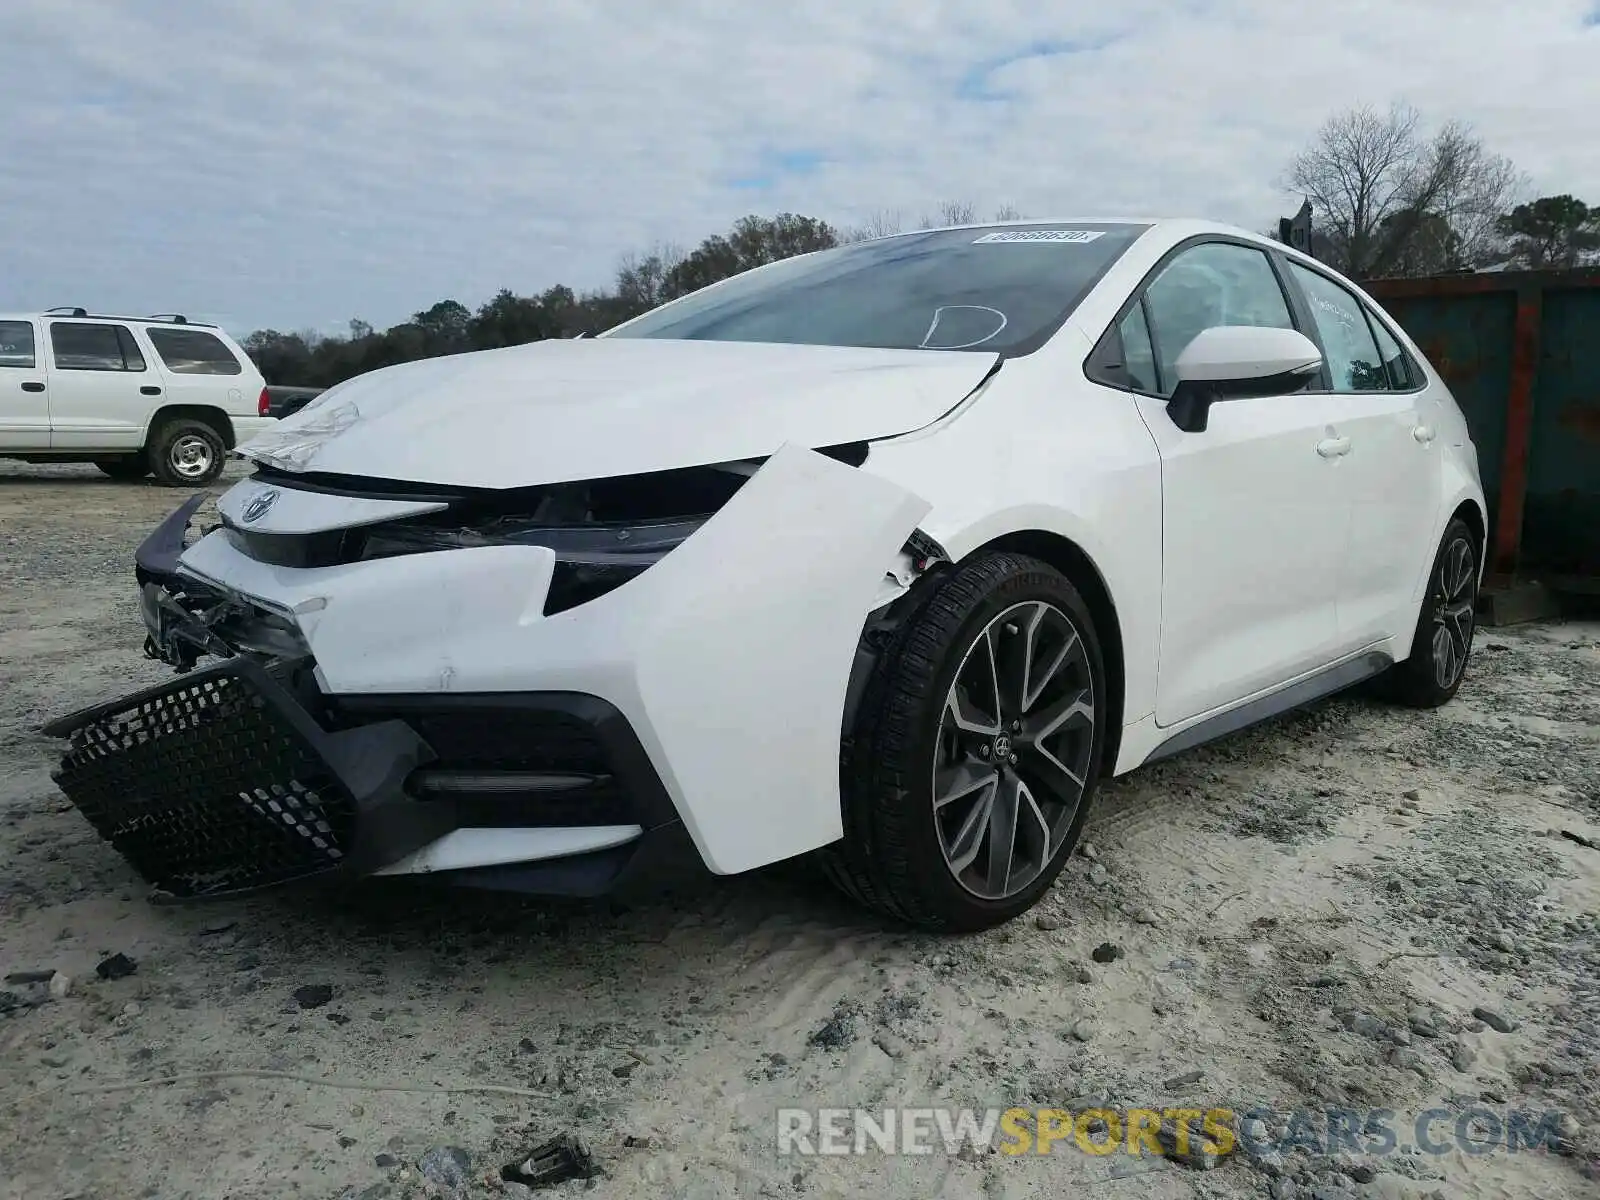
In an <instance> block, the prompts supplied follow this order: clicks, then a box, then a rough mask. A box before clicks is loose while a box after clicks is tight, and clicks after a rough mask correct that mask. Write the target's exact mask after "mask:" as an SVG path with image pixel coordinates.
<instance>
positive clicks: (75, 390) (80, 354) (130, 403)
mask: <svg viewBox="0 0 1600 1200" xmlns="http://www.w3.org/2000/svg"><path fill="white" fill-rule="evenodd" d="M49 334H50V338H49V340H50V446H51V448H52V449H55V450H136V449H138V448H139V446H140V445H141V444H142V442H143V440H144V427H145V418H146V416H147V415H148V414H149V412H150V410H151V409H152V407H154V405H156V404H157V403H159V397H160V395H161V378H160V376H159V375H158V374H157V373H156V372H155V371H153V370H151V369H150V367H149V365H148V364H147V363H146V362H145V358H144V353H143V351H142V350H141V349H140V348H139V343H138V342H137V341H136V340H135V338H134V336H133V332H132V330H131V329H130V328H129V327H128V326H126V325H124V324H122V323H120V322H114V321H51V322H50V323H49Z"/></svg>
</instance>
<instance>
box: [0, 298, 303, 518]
mask: <svg viewBox="0 0 1600 1200" xmlns="http://www.w3.org/2000/svg"><path fill="white" fill-rule="evenodd" d="M274 423H275V422H274V421H273V419H272V418H271V417H269V416H268V415H267V388H266V381H265V380H264V379H262V377H261V372H260V371H258V370H257V369H256V367H255V364H254V363H252V362H251V361H250V358H249V356H248V355H246V354H245V352H244V351H243V350H241V349H240V348H239V345H238V343H236V342H235V341H234V340H233V339H232V338H230V337H229V336H228V335H227V334H226V333H224V332H223V331H222V330H221V329H218V328H217V327H216V326H214V325H201V324H198V323H195V322H191V321H188V320H186V319H185V318H183V317H182V316H178V315H176V314H170V315H164V316H159V317H102V316H95V315H92V314H90V313H88V312H86V311H85V310H83V309H81V308H53V309H50V310H49V311H47V312H44V313H42V314H20V315H16V314H9V313H0V457H3V458H19V459H22V460H23V461H24V462H92V463H94V464H95V466H97V467H99V468H100V469H101V470H102V471H104V472H105V473H106V474H107V475H109V476H111V478H113V479H130V480H131V479H142V478H144V477H145V476H146V475H150V474H154V475H155V477H156V478H157V479H158V480H160V481H161V482H162V483H166V484H172V485H175V486H189V487H198V486H201V485H204V484H207V483H210V482H211V481H212V480H213V479H215V478H216V477H217V475H218V474H219V473H220V472H221V471H222V465H223V460H224V459H225V457H226V456H227V453H228V451H229V450H231V449H233V447H234V446H236V445H238V444H239V443H241V442H244V441H247V440H249V439H250V438H251V437H253V436H255V434H257V433H259V432H260V431H261V430H263V429H265V428H268V427H269V426H271V425H273V424H274Z"/></svg>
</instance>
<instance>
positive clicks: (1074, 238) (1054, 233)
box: [972, 229, 1105, 246]
mask: <svg viewBox="0 0 1600 1200" xmlns="http://www.w3.org/2000/svg"><path fill="white" fill-rule="evenodd" d="M1104 236H1105V234H1104V233H1103V232H1102V231H1100V230H1097V229H1007V230H1004V231H1003V232H1000V233H986V234H984V235H983V236H982V237H981V238H975V239H974V240H973V243H972V244H973V245H974V246H976V245H979V244H980V243H983V242H1092V241H1094V240H1095V238H1098V237H1104Z"/></svg>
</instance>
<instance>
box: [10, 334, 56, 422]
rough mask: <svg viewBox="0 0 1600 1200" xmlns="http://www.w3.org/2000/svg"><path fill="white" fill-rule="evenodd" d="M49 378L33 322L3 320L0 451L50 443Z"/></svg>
mask: <svg viewBox="0 0 1600 1200" xmlns="http://www.w3.org/2000/svg"><path fill="white" fill-rule="evenodd" d="M48 384H49V377H48V376H47V375H46V374H45V369H44V354H43V352H42V350H41V348H40V346H39V344H38V335H37V332H36V330H35V329H34V324H33V322H32V321H27V320H6V321H0V450H44V449H47V448H48V447H49V445H50V392H49V387H48Z"/></svg>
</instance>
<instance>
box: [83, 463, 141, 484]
mask: <svg viewBox="0 0 1600 1200" xmlns="http://www.w3.org/2000/svg"><path fill="white" fill-rule="evenodd" d="M94 465H95V466H97V467H99V468H100V473H101V474H102V475H106V476H109V477H110V478H112V479H115V480H117V481H118V482H120V483H130V482H133V481H134V480H138V479H143V478H144V477H145V476H146V475H148V474H150V465H149V464H148V463H146V462H145V461H144V459H142V458H137V457H130V458H97V459H95V460H94Z"/></svg>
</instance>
